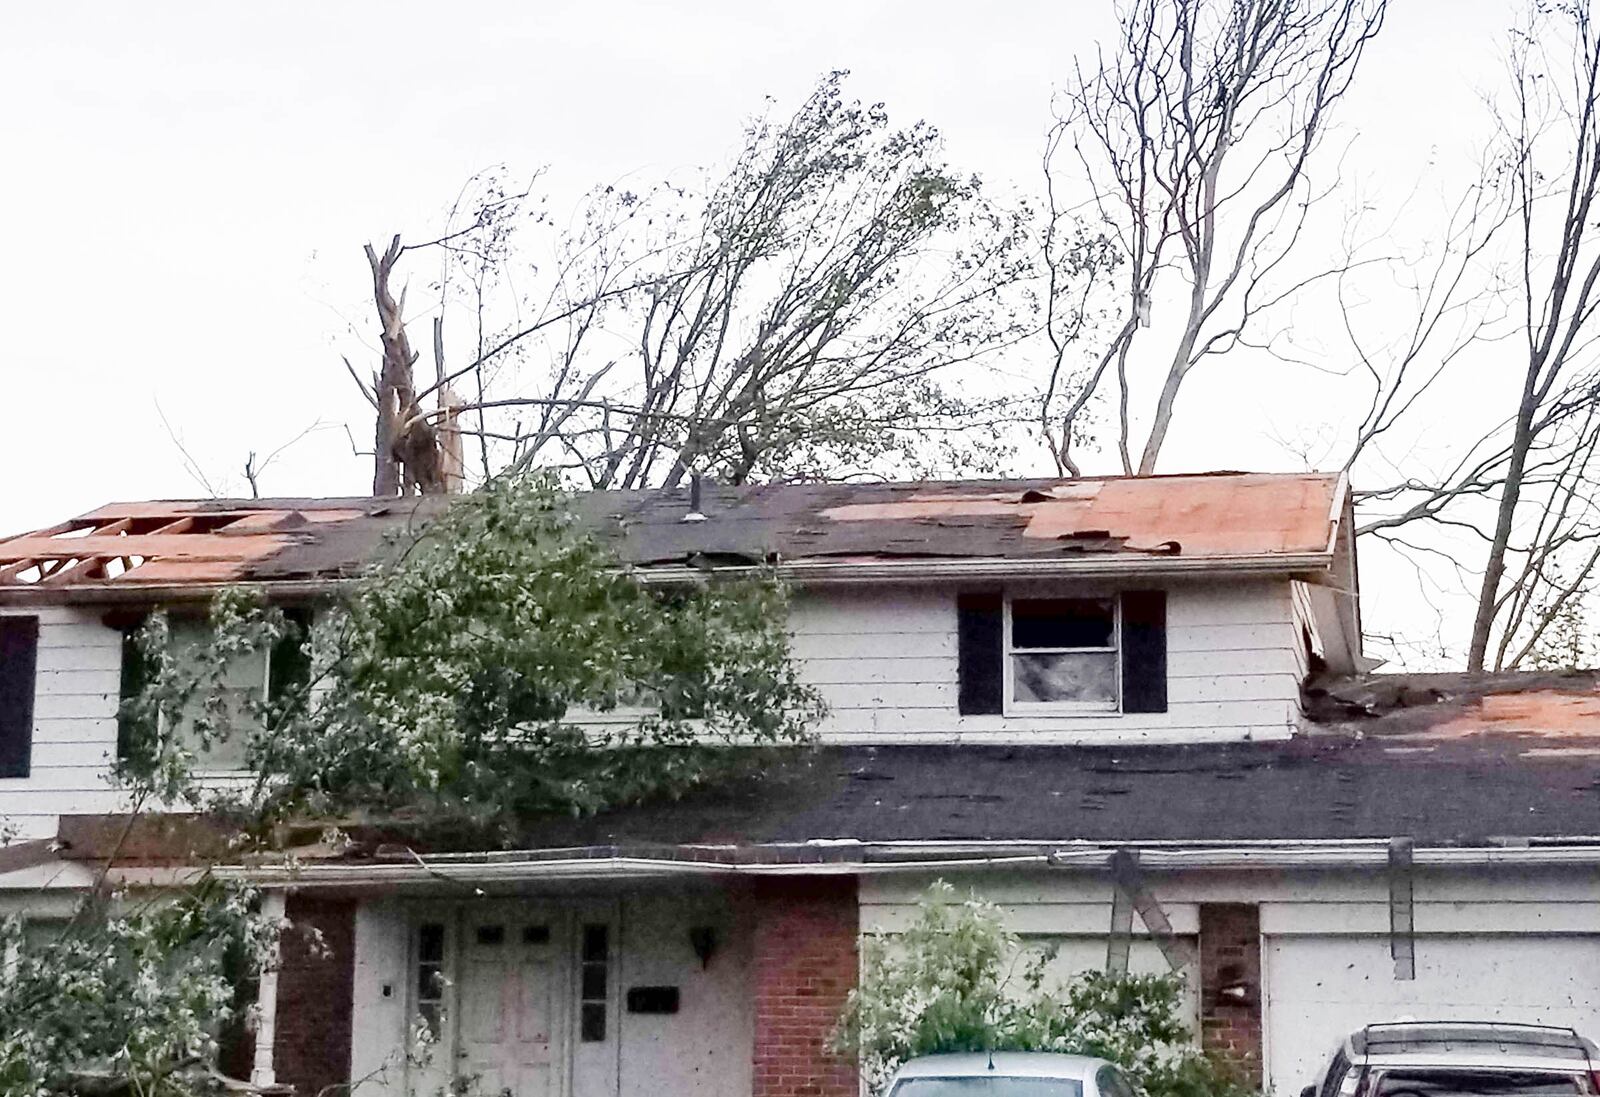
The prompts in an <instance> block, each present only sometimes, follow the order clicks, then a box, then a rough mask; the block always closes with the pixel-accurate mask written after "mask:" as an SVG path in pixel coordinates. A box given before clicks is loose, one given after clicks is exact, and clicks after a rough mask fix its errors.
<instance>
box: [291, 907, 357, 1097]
mask: <svg viewBox="0 0 1600 1097" xmlns="http://www.w3.org/2000/svg"><path fill="white" fill-rule="evenodd" d="M285 914H286V915H287V916H288V918H289V921H290V923H291V925H290V927H289V928H288V929H286V930H285V931H284V934H283V938H282V941H281V944H280V952H279V959H278V1017H277V1030H276V1031H277V1038H276V1039H275V1040H274V1042H273V1066H274V1068H275V1071H276V1073H277V1077H278V1081H279V1082H280V1083H282V1084H285V1085H292V1086H294V1089H295V1093H297V1094H300V1095H301V1097H316V1095H317V1094H318V1093H320V1092H321V1091H322V1090H323V1088H324V1087H326V1086H332V1085H339V1084H341V1083H347V1082H349V1081H350V1010H351V1006H352V1004H353V1001H354V986H355V958H356V949H355V944H356V933H355V930H356V904H355V902H354V901H353V900H350V899H324V898H317V897H314V896H309V895H296V894H291V895H290V896H289V899H288V903H287V905H286V910H285ZM313 928H314V929H316V930H318V931H320V934H321V948H318V946H317V943H316V940H315V936H314V935H313V934H312V933H310V932H308V931H309V930H311V929H313Z"/></svg>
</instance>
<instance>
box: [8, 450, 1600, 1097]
mask: <svg viewBox="0 0 1600 1097" xmlns="http://www.w3.org/2000/svg"><path fill="white" fill-rule="evenodd" d="M698 503H699V505H698V508H695V509H692V508H691V501H690V498H689V493H688V492H687V491H680V492H660V493H657V492H615V493H594V494H590V495H585V496H580V497H578V498H577V499H576V500H575V501H574V506H575V507H576V508H577V510H578V512H579V515H580V517H581V520H582V521H583V522H584V523H585V524H586V525H587V526H588V527H589V528H590V529H592V530H593V531H594V532H595V534H596V535H597V536H599V537H600V538H602V539H603V540H605V541H606V542H608V543H609V544H610V545H611V546H612V548H614V550H615V551H616V553H617V554H618V556H619V557H620V558H621V559H622V560H623V561H624V562H625V563H626V564H627V565H628V566H630V567H633V568H635V569H637V571H638V573H639V574H640V575H641V576H642V577H643V578H644V579H645V580H646V581H650V582H675V581H676V582H681V581H683V580H684V579H686V578H687V577H689V576H691V575H701V574H704V573H705V572H707V571H710V572H711V573H713V574H715V573H716V572H718V571H723V570H725V571H728V572H730V573H734V572H738V571H739V570H740V569H743V568H748V567H751V566H753V564H755V563H757V562H760V563H769V564H771V565H773V566H775V567H776V568H777V570H778V571H779V573H780V574H781V575H782V576H783V577H784V578H785V579H786V580H787V581H788V582H789V583H790V584H791V585H792V588H793V599H792V609H791V619H790V622H789V625H790V629H791V632H792V636H793V651H794V654H795V656H796V658H797V660H798V662H799V664H800V666H801V668H802V670H803V673H804V676H805V678H806V679H807V680H808V681H809V682H810V683H812V684H813V685H814V686H815V687H816V688H817V689H818V690H819V691H820V692H821V694H822V695H823V697H824V698H825V700H826V701H827V703H828V706H829V712H828V715H827V716H826V718H825V719H824V720H823V722H822V723H821V725H820V727H819V728H818V736H819V739H820V745H819V746H818V747H817V748H816V749H815V750H814V751H812V752H810V753H809V754H808V755H806V756H805V757H803V758H801V759H797V760H796V761H795V762H794V763H793V765H792V767H790V768H789V769H787V770H784V771H782V772H774V773H771V774H769V775H768V776H767V778H766V779H764V780H763V781H761V782H760V783H759V784H757V785H755V786H752V787H739V788H726V789H713V790H708V791H707V792H704V793H701V794H696V795H691V796H689V797H687V798H686V799H684V800H683V801H681V802H676V803H672V804H668V805H654V806H649V807H641V808H637V809H632V810H626V811H616V812H611V813H607V814H604V815H601V816H598V817H595V818H588V819H577V820H572V819H562V820H552V821H549V822H548V823H545V824H540V825H538V826H537V827H535V828H534V829H533V830H532V831H531V832H530V834H529V838H528V841H527V844H526V847H525V848H521V849H515V850H509V851H507V850H496V851H486V850H476V849H437V850H417V849H412V848H405V849H399V848H391V847H388V846H385V845H382V844H381V843H367V844H364V843H361V842H359V841H358V842H356V843H355V844H354V845H352V846H342V847H340V848H337V849H333V848H329V849H311V850H306V851H303V852H302V854H301V856H300V857H299V858H298V863H297V865H296V867H295V869H294V871H293V872H289V871H282V872H277V871H274V872H271V873H264V874H260V876H259V878H260V882H261V883H262V884H263V885H264V886H266V887H267V888H268V889H269V896H270V898H269V900H268V901H269V902H270V903H273V904H275V907H274V909H281V910H282V911H284V912H285V914H286V915H287V917H288V918H289V919H291V920H292V921H295V922H298V923H301V924H303V925H310V926H315V927H316V928H318V929H319V930H320V931H321V936H322V939H323V941H324V942H325V943H326V946H327V949H328V953H327V955H326V956H312V955H309V954H308V953H307V952H306V951H305V950H304V948H302V947H301V946H300V945H298V944H295V943H294V942H295V940H296V938H293V937H290V938H286V941H287V942H288V943H287V944H286V945H285V950H284V954H283V955H282V956H281V957H280V960H279V963H278V965H277V967H276V969H275V971H274V972H273V973H272V974H271V975H270V976H269V977H268V978H266V979H265V980H263V983H262V986H261V990H260V1009H259V1013H260V1015H259V1021H258V1025H257V1030H256V1034H255V1046H254V1051H253V1069H252V1076H253V1078H254V1080H255V1081H256V1082H258V1083H270V1082H277V1083H289V1084H293V1085H294V1086H295V1087H296V1088H297V1091H298V1092H301V1093H317V1092H319V1090H320V1089H321V1088H322V1087H324V1086H326V1085H330V1084H336V1083H341V1082H351V1081H358V1082H360V1084H361V1088H360V1089H359V1090H358V1092H363V1093H372V1094H386V1095H393V1097H401V1095H411V1094H418V1095H420V1094H424V1093H432V1092H434V1091H435V1089H436V1088H437V1087H438V1086H439V1085H440V1084H441V1083H443V1082H445V1081H447V1080H448V1078H449V1077H450V1076H452V1075H454V1074H475V1075H478V1076H479V1077H480V1078H481V1079H482V1080H483V1081H484V1083H485V1084H486V1085H487V1086H488V1088H489V1090H490V1091H491V1092H493V1091H496V1090H499V1089H501V1088H505V1089H509V1090H510V1091H511V1092H513V1093H516V1094H518V1095H520V1097H623V1095H626V1097H636V1095H646V1094H648V1095H650V1097H658V1095H663V1094H680V1093H681V1094H688V1093H695V1094H707V1095H713V1097H800V1095H808V1097H846V1095H849V1094H853V1093H855V1092H856V1089H857V1080H856V1074H855V1071H854V1070H853V1068H852V1066H851V1064H849V1063H846V1062H841V1061H839V1060H838V1059H836V1058H834V1057H832V1056H830V1055H829V1054H828V1052H827V1050H826V1046H825V1041H826V1038H827V1036H828V1034H829V1032H830V1030H831V1029H832V1027H833V1025H834V1023H835V1021H836V1019H837V1017H838V1014H839V1011H840V1008H841V1006H842V1004H843V1000H844V996H845V994H846V993H847V992H848V989H849V988H850V986H851V985H852V984H853V982H854V980H855V977H856V971H857V941H858V937H859V935H860V934H861V933H862V932H864V931H866V930H869V929H872V928H874V927H881V928H884V929H887V930H893V929H894V928H896V927H897V926H898V925H903V924H904V921H905V919H906V918H907V917H908V916H909V914H910V912H911V911H912V910H913V904H914V902H915V900H916V897H917V896H918V895H919V894H920V893H921V892H922V891H923V890H924V889H925V888H926V887H927V885H928V884H929V883H930V882H932V881H934V880H936V879H940V878H943V879H946V880H950V881H952V882H954V883H956V884H957V885H958V886H961V887H967V886H970V887H972V888H975V889H976V890H977V891H979V892H980V893H982V894H983V895H985V896H986V897H988V898H990V899H992V900H994V901H996V902H997V903H999V904H1000V905H1001V907H1002V908H1003V909H1004V911H1005V914H1006V917H1007V919H1008V920H1009V923H1010V925H1011V927H1012V928H1013V929H1015V930H1016V931H1017V932H1018V933H1019V934H1021V935H1022V936H1023V937H1024V939H1025V940H1027V941H1029V942H1035V943H1039V944H1046V943H1048V944H1052V945H1054V946H1056V948H1057V952H1056V959H1055V961H1054V963H1055V965H1056V968H1057V970H1058V971H1059V972H1060V973H1061V974H1063V975H1064V974H1067V973H1069V972H1071V971H1073V970H1078V969H1085V968H1097V967H1102V966H1105V965H1107V964H1111V965H1113V966H1116V965H1120V964H1123V963H1126V964H1127V965H1128V966H1129V967H1131V968H1132V969H1134V970H1166V969H1168V968H1177V969H1179V970H1181V971H1182V972H1184V974H1185V975H1186V976H1187V977H1188V984H1189V987H1190V999H1189V1003H1188V1008H1189V1009H1190V1010H1191V1011H1192V1018H1191V1019H1192V1021H1193V1022H1194V1027H1195V1029H1196V1031H1197V1033H1198V1034H1199V1038H1200V1039H1202V1040H1203V1041H1204V1042H1205V1043H1206V1044H1208V1045H1209V1046H1212V1047H1214V1048H1216V1049H1217V1050H1219V1051H1220V1052H1222V1053H1223V1054H1226V1055H1229V1056H1232V1057H1234V1058H1235V1059H1236V1060H1237V1061H1239V1062H1240V1063H1241V1064H1242V1065H1244V1066H1245V1067H1246V1068H1247V1069H1250V1070H1255V1071H1259V1072H1260V1075H1261V1077H1262V1078H1263V1080H1264V1082H1265V1083H1266V1084H1268V1085H1269V1086H1271V1087H1272V1088H1273V1089H1275V1090H1277V1091H1279V1092H1295V1091H1297V1090H1298V1089H1299V1087H1300V1086H1302V1085H1304V1084H1306V1083H1307V1082H1309V1081H1312V1080H1313V1074H1314V1073H1315V1068H1316V1066H1317V1064H1318V1061H1319V1060H1321V1059H1322V1058H1323V1056H1324V1055H1325V1053H1326V1052H1327V1051H1328V1050H1329V1049H1330V1048H1331V1047H1332V1045H1333V1043H1334V1041H1335V1040H1336V1039H1337V1038H1339V1037H1340V1036H1341V1035H1342V1034H1343V1033H1345V1032H1348V1031H1349V1030H1351V1029H1352V1028H1354V1027H1357V1026H1359V1025H1361V1024H1363V1023H1366V1022H1369V1021H1375V1020H1382V1019H1392V1018H1394V1017H1396V1016H1402V1015H1409V1016H1415V1017H1423V1016H1433V1017H1463V1016H1465V1017H1494V1018H1503V1019H1509V1020H1519V1021H1540V1022H1553V1023H1560V1024H1571V1025H1574V1026H1576V1027H1577V1028H1578V1029H1579V1030H1580V1031H1584V1032H1587V1033H1589V1034H1590V1035H1595V1034H1597V1033H1600V875H1597V872H1596V869H1597V867H1600V694H1597V693H1596V691H1595V685H1594V681H1593V680H1592V679H1591V678H1589V677H1586V676H1568V677H1563V678H1548V679H1545V678H1486V679H1479V680H1468V679H1465V678H1461V677H1449V676H1443V677H1436V678H1428V679H1383V678H1381V677H1380V678H1372V677H1364V676H1363V672H1364V671H1366V670H1367V669H1368V663H1367V661H1366V660H1364V658H1363V656H1362V651H1361V620H1360V598H1359V586H1358V582H1357V568H1356V557H1355V550H1354V542H1353V530H1352V518H1351V505H1350V494H1349V489H1348V486H1347V485H1346V484H1345V482H1344V481H1343V480H1342V479H1341V478H1340V477H1337V476H1331V475H1261V474H1241V473H1219V474H1212V475H1194V476H1161V477H1145V478H1111V479H1078V480H1070V481H1056V480H1041V481H1026V482H998V481H983V482H944V483H919V484H872V485H865V484H864V485H830V486H798V485H771V486H755V487H740V488H730V487H708V488H706V490H705V492H704V496H703V498H702V499H700V500H699V501H698ZM437 505H441V504H440V503H438V502H437V501H436V500H425V501H421V502H419V501H416V500H395V499H376V500H373V499H280V500H272V499H265V500H249V501H229V500H207V501H204V502H145V503H130V504H116V505H111V506H106V507H103V508H101V509H99V510H97V511H94V512H91V513H89V514H86V515H84V516H82V517H80V518H76V519H71V520H68V521H65V522H63V523H61V524H60V525H58V526H56V527H53V528H50V529H45V530H40V531H38V532H35V533H29V534H24V535H22V536H19V537H13V538H10V539H5V540H0V816H4V817H6V818H7V819H9V820H10V821H11V822H12V823H13V825H15V826H16V827H18V828H19V830H20V831H21V834H22V841H20V842H19V843H16V844H14V845H13V846H12V847H10V848H9V849H8V850H6V851H4V852H3V853H0V906H3V909H6V910H13V911H14V910H18V909H20V910H23V911H25V912H26V913H27V915H28V917H30V918H38V919H41V920H48V919H49V918H51V917H55V916H60V914H61V912H63V911H64V910H66V909H68V908H69V906H70V904H71V901H72V898H73V896H74V894H76V893H78V892H79V891H81V889H82V888H84V887H85V886H87V885H88V883H89V881H90V880H91V878H92V875H93V868H92V867H91V866H92V865H93V858H94V857H95V856H96V854H97V853H103V851H104V849H105V845H106V842H105V835H106V833H107V831H108V829H110V828H114V827H115V825H116V819H117V816H118V815H119V813H120V812H123V811H125V810H127V808H128V805H127V804H126V803H125V802H123V799H122V797H121V795H120V794H119V792H118V791H117V790H116V789H115V788H113V787H112V786H111V785H110V784H109V783H108V780H107V776H108V771H109V767H110V765H111V763H112V761H113V759H114V757H115V753H116V750H117V708H118V699H119V694H120V692H121V690H122V668H123V654H124V635H123V631H122V630H123V629H124V628H125V627H126V622H127V621H129V620H130V619H133V618H135V617H136V616H137V615H138V614H140V613H142V612H145V611H147V610H149V609H151V608H153V607H157V606H167V607H176V606H182V605H189V606H195V605H200V604H203V603H205V602H206V601H207V600H209V599H210V598H211V597H212V596H213V595H214V594H215V592H216V591H217V590H218V589H219V588H220V587H223V586H226V585H229V584H238V583H246V584H250V585H252V586H255V587H257V588H259V589H260V590H261V591H263V592H264V594H265V595H266V597H268V598H270V599H272V600H274V601H276V602H278V603H280V604H283V605H285V606H290V607H297V608H310V609H311V610H313V611H314V608H315V606H316V604H317V600H318V599H319V598H321V597H326V596H327V594H328V592H330V591H331V590H333V589H335V588H336V587H337V585H338V584H339V583H340V582H343V581H346V580H347V579H348V577H350V576H351V575H354V574H358V573H359V572H360V570H361V568H362V567H363V565H364V564H365V563H367V562H368V561H370V560H371V559H372V558H373V554H374V553H375V552H376V551H377V548H378V546H379V544H380V543H381V541H382V539H383V537H384V535H385V533H386V532H388V531H390V530H394V529H396V528H400V527H403V526H405V525H406V524H407V523H410V522H413V521H415V520H417V519H418V518H419V517H425V516H426V513H425V512H426V508H427V507H430V506H437ZM418 508H422V510H421V511H419V510H418ZM241 681H242V682H244V683H246V685H247V686H248V688H259V689H262V690H271V689H272V688H273V686H272V671H271V666H270V665H268V664H267V663H265V662H264V664H263V665H262V666H259V667H255V668H245V670H244V671H243V672H242V677H241ZM159 854H160V851H159V850H155V849H141V848H139V845H138V843H134V844H133V845H132V846H131V847H129V848H126V849H125V850H124V852H123V858H124V862H125V865H124V867H125V869H126V871H128V872H130V873H135V872H139V871H144V872H146V873H150V872H153V871H155V870H154V868H153V867H152V865H151V864H150V863H147V862H154V861H156V860H159ZM419 1023H421V1024H426V1025H428V1026H430V1027H432V1028H433V1029H434V1030H435V1031H436V1032H437V1033H438V1036H439V1040H440V1050H441V1052H442V1054H440V1055H437V1056H435V1057H434V1059H433V1060H432V1061H431V1062H430V1063H429V1064H428V1065H426V1066H422V1067H419V1066H416V1065H411V1066H408V1065H407V1063H406V1060H405V1057H404V1055H403V1054H401V1052H402V1049H403V1048H404V1045H405V1041H406V1039H407V1033H408V1031H410V1030H411V1029H412V1027H413V1026H415V1025H417V1024H419Z"/></svg>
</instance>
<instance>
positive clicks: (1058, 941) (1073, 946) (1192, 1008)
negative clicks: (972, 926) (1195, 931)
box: [1024, 934, 1200, 1033]
mask: <svg viewBox="0 0 1600 1097" xmlns="http://www.w3.org/2000/svg"><path fill="white" fill-rule="evenodd" d="M1181 940H1183V941H1184V942H1185V943H1187V944H1188V946H1189V948H1190V949H1191V950H1195V949H1198V948H1199V941H1198V939H1197V938H1194V937H1183V938H1181ZM1024 941H1025V942H1026V943H1027V944H1028V945H1029V947H1031V948H1043V947H1045V946H1046V945H1048V946H1049V947H1050V948H1051V949H1052V950H1053V951H1054V953H1055V959H1054V960H1052V961H1051V963H1050V965H1049V967H1047V968H1046V969H1045V982H1046V984H1047V985H1048V984H1052V983H1054V984H1061V983H1066V982H1068V981H1070V980H1071V979H1072V978H1073V976H1075V975H1078V974H1081V973H1082V972H1085V971H1104V970H1105V966H1106V943H1107V942H1106V939H1105V938H1104V937H1077V936H1073V937H1054V936H1048V937H1046V936H1034V935H1031V934H1030V935H1028V936H1027V937H1025V938H1024ZM1128 970H1129V971H1131V972H1133V973H1134V974H1135V975H1167V974H1170V973H1171V971H1172V968H1171V966H1170V965H1169V964H1168V963H1167V958H1166V957H1165V956H1164V955H1162V952H1161V950H1160V949H1159V948H1158V947H1157V946H1156V944H1155V942H1154V941H1152V940H1150V939H1149V938H1148V937H1135V938H1134V939H1133V940H1132V941H1130V942H1129V949H1128ZM1194 983H1195V980H1194V979H1189V980H1187V981H1186V982H1185V984H1184V1001H1183V1003H1182V1005H1181V1007H1180V1013H1179V1017H1180V1019H1181V1020H1182V1021H1183V1023H1184V1024H1185V1025H1187V1026H1189V1030H1190V1031H1191V1032H1196V1033H1198V1032H1199V1031H1200V994H1199V991H1198V990H1197V988H1196V987H1195V986H1194Z"/></svg>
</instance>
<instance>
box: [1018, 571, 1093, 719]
mask: <svg viewBox="0 0 1600 1097" xmlns="http://www.w3.org/2000/svg"><path fill="white" fill-rule="evenodd" d="M1118 636H1119V629H1118V613H1117V602H1116V599H1114V598H1011V599H1007V601H1006V623H1005V641H1006V642H1005V675H1006V693H1005V696H1006V705H1007V711H1014V712H1032V711H1041V710H1049V711H1068V710H1071V711H1079V712H1114V711H1116V708H1117V700H1118V697H1119V696H1120V691H1119V686H1120V681H1119V679H1120V676H1119V674H1118V661H1117V651H1118V646H1119V645H1118Z"/></svg>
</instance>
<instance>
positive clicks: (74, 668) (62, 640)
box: [0, 606, 123, 838]
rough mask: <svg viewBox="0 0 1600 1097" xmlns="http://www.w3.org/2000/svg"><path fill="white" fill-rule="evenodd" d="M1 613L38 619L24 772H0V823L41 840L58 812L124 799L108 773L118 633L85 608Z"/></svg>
mask: <svg viewBox="0 0 1600 1097" xmlns="http://www.w3.org/2000/svg"><path fill="white" fill-rule="evenodd" d="M0 615H3V616H5V617H7V618H8V619H18V620H20V621H28V620H37V622H38V631H37V643H36V645H35V646H34V649H33V656H34V662H35V671H34V686H33V695H32V698H31V701H32V709H33V719H32V721H31V724H32V726H31V730H30V731H29V732H28V733H27V736H26V738H27V742H25V743H24V744H23V748H24V754H25V757H26V770H27V774H26V776H7V777H0V825H7V824H9V825H11V826H13V827H14V828H15V829H16V830H17V832H18V834H19V836H21V837H24V838H34V837H47V836H49V835H52V834H54V833H55V829H56V816H58V815H62V814H69V813H80V812H81V813H95V812H111V811H116V810H118V809H119V808H120V807H121V806H122V799H123V798H122V797H121V796H120V795H119V794H118V793H117V792H116V791H115V790H114V789H112V787H111V786H110V784H109V781H108V778H109V776H110V767H111V764H112V762H113V760H114V759H115V757H116V749H117V706H118V703H119V696H120V691H121V668H122V633H121V632H119V631H118V630H117V629H114V628H109V627H107V626H106V625H105V624H103V623H102V621H101V615H100V613H99V612H97V611H94V610H90V609H78V608H72V607H65V606H41V607H39V608H37V609H30V610H28V611H26V612H22V611H15V610H6V611H3V612H0ZM16 700H17V699H16V698H8V703H15V702H16Z"/></svg>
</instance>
